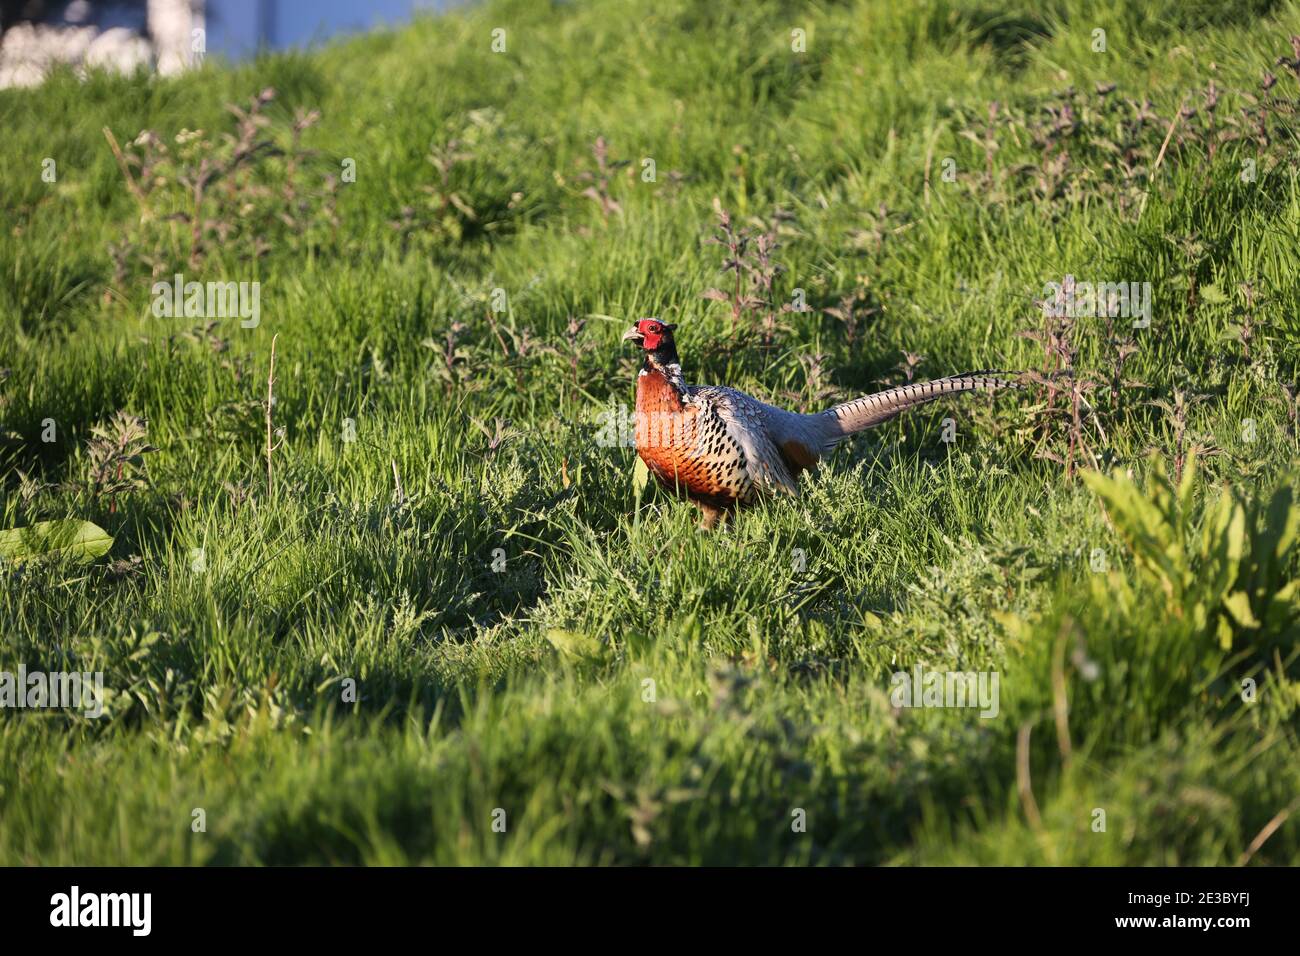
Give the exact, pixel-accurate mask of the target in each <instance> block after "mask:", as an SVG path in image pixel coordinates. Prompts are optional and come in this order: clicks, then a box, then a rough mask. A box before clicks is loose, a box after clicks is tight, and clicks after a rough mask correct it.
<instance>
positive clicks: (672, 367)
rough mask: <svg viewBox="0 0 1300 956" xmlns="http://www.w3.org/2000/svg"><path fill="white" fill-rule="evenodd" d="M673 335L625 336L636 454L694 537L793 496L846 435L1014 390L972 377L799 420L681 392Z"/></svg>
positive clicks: (909, 388)
mask: <svg viewBox="0 0 1300 956" xmlns="http://www.w3.org/2000/svg"><path fill="white" fill-rule="evenodd" d="M675 328H676V326H675V325H670V324H668V323H665V322H660V321H659V320H658V319H642V320H641V321H639V322H637V323H636V325H634V326H633V327H632V328H631V329H629V330H628V331H627V332H626V333H625V334H624V335H623V340H624V341H625V342H629V341H630V342H635V343H637V344H638V345H639V346H640V347H641V348H642V349H643V350H644V352H645V362H644V364H643V365H642V367H641V371H640V373H639V374H638V375H637V383H636V431H635V436H636V450H637V454H638V455H640V456H641V460H642V461H644V462H645V464H646V467H647V468H648V469H649V470H650V472H651V473H652V474H653V475H654V476H655V477H656V478H658V479H659V481H660V482H661V483H663V484H664V485H666V486H667V487H668V488H670V489H672V490H674V491H676V492H677V493H678V494H681V495H684V496H685V497H686V498H688V499H690V500H691V501H692V502H694V503H695V504H696V505H697V506H698V507H699V509H700V511H701V512H702V513H703V518H702V520H701V522H700V526H701V527H702V528H712V527H714V526H715V525H716V524H717V523H718V520H719V519H721V518H724V517H726V516H727V515H729V514H730V513H731V512H733V511H734V510H735V509H736V508H737V507H738V506H741V505H750V504H753V503H754V502H755V501H757V500H758V499H759V498H761V497H764V496H766V495H771V494H779V493H786V494H794V495H797V494H798V493H799V485H798V477H799V474H800V473H801V472H802V471H804V470H807V469H811V468H814V467H815V466H816V465H817V463H818V462H819V461H820V460H821V459H823V458H825V457H826V456H827V455H828V454H830V452H831V450H832V449H834V448H835V446H836V445H838V444H839V443H840V442H841V441H843V440H844V439H845V438H847V437H849V436H850V435H853V434H856V433H857V432H860V431H863V430H864V429H867V428H871V427H872V426H874V425H879V424H880V423H881V422H885V421H888V420H889V419H891V418H893V417H894V416H895V415H898V414H899V413H901V412H904V411H906V410H907V409H909V408H913V407H915V406H917V405H923V404H925V403H926V402H930V401H933V400H934V399H936V398H942V397H943V396H945V395H953V394H957V393H960V392H974V391H993V390H996V389H1000V388H1017V387H1019V385H1018V383H1017V382H1016V381H1015V380H1014V379H1011V378H1006V377H1001V376H1005V375H1008V374H1010V373H1005V372H993V371H981V372H967V373H965V374H964V375H952V376H949V377H947V378H939V379H934V380H933V381H929V382H918V383H915V384H911V385H900V386H899V387H897V388H891V389H888V390H886V391H883V392H877V393H876V394H874V395H864V396H863V397H861V398H855V399H854V400H853V401H851V402H845V403H843V404H842V405H836V406H835V407H833V408H829V409H827V410H826V411H824V412H820V413H817V414H814V415H801V414H798V413H796V412H788V411H785V410H784V409H781V408H775V407H773V406H772V405H768V404H765V403H764V402H760V401H758V400H757V399H755V398H751V397H750V396H749V395H746V394H745V393H744V392H740V391H737V390H736V389H734V388H726V387H724V386H719V385H688V384H686V380H685V378H684V377H683V376H682V366H681V362H680V360H679V359H678V357H677V346H676V344H675V343H674V341H673V330H674V329H675Z"/></svg>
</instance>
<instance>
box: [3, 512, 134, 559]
mask: <svg viewBox="0 0 1300 956" xmlns="http://www.w3.org/2000/svg"><path fill="white" fill-rule="evenodd" d="M111 547H113V537H112V535H110V534H109V533H108V532H107V531H105V530H104V529H103V528H101V527H99V526H98V525H96V524H92V523H91V522H89V521H78V520H77V519H76V518H60V519H58V520H57V521H38V522H37V523H36V524H33V525H28V526H27V527H25V528H11V529H9V530H8V531H0V558H3V559H4V560H6V561H10V562H12V563H14V564H21V563H22V562H23V561H28V560H31V559H34V558H36V559H39V558H46V557H55V556H59V555H66V556H68V557H72V558H74V559H76V560H78V561H82V562H86V561H93V560H95V558H98V557H102V556H103V555H105V554H107V553H108V551H109V549H110V548H111Z"/></svg>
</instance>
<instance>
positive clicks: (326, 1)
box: [0, 0, 457, 87]
mask: <svg viewBox="0 0 1300 956" xmlns="http://www.w3.org/2000/svg"><path fill="white" fill-rule="evenodd" d="M456 2H457V0H364V2H356V0H206V2H205V0H70V2H69V0H57V2H52V0H0V31H2V32H3V36H2V37H0V87H9V86H30V85H32V84H35V83H39V82H40V80H41V78H42V77H43V76H44V75H45V74H46V72H48V70H49V69H50V68H51V67H52V66H54V65H57V64H68V65H71V66H73V67H78V66H82V65H90V66H109V67H113V68H116V69H120V70H122V71H123V72H131V71H132V70H135V69H136V68H138V67H141V66H144V67H147V68H150V69H157V70H158V71H159V72H162V73H166V74H171V73H176V72H179V71H181V70H183V69H185V68H186V67H187V66H190V65H192V64H194V63H195V62H197V61H198V60H200V59H201V58H202V57H203V56H207V55H213V54H215V55H220V56H223V57H226V58H228V59H240V58H243V57H246V56H249V55H251V54H253V53H255V52H256V51H257V50H259V49H272V50H279V49H284V48H286V47H293V46H305V45H307V44H309V43H311V42H313V41H319V40H325V39H328V38H330V37H332V36H335V35H337V34H340V33H351V32H357V31H361V30H367V29H371V28H373V27H376V26H384V25H392V24H397V23H401V22H403V21H405V20H408V19H410V18H411V16H413V15H414V14H416V13H421V12H424V13H428V12H437V11H440V10H444V9H446V8H448V7H449V6H452V5H454V4H455V3H456Z"/></svg>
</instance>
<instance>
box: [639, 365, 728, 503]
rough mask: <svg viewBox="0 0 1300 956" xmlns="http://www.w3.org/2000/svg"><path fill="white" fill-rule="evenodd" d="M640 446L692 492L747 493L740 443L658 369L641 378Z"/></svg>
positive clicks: (667, 476)
mask: <svg viewBox="0 0 1300 956" xmlns="http://www.w3.org/2000/svg"><path fill="white" fill-rule="evenodd" d="M715 432H716V434H715ZM636 450H637V454H639V455H640V456H641V460H642V461H644V462H645V464H646V467H647V468H648V469H650V471H651V472H652V473H653V474H654V475H655V477H657V478H658V479H659V480H660V481H662V482H663V483H664V484H665V485H667V486H668V487H669V488H676V489H678V490H681V491H684V492H686V493H687V494H689V495H691V496H692V497H721V498H727V499H732V500H734V499H736V498H738V497H740V496H741V493H742V489H743V488H744V485H745V481H744V462H743V456H742V455H741V454H740V449H739V447H738V446H736V444H735V442H734V441H732V440H731V439H730V437H729V436H728V435H727V434H726V430H725V428H723V427H722V424H721V422H719V421H718V420H717V417H716V416H710V415H701V413H700V410H699V408H697V407H696V406H694V405H691V404H689V403H683V402H682V399H681V396H680V395H679V394H678V392H677V390H676V389H675V388H673V386H672V385H671V384H670V383H669V382H668V380H667V379H666V378H664V376H663V373H661V372H659V371H658V370H655V369H651V370H647V371H645V372H643V373H642V374H641V375H640V376H638V378H637V389H636Z"/></svg>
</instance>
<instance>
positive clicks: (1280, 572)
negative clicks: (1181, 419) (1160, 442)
mask: <svg viewBox="0 0 1300 956" xmlns="http://www.w3.org/2000/svg"><path fill="white" fill-rule="evenodd" d="M1150 468H1151V474H1150V477H1149V479H1148V481H1147V485H1146V488H1145V489H1143V488H1139V487H1138V485H1137V484H1136V483H1135V482H1134V481H1133V480H1132V479H1131V478H1129V477H1127V476H1124V475H1122V474H1119V473H1115V474H1113V475H1112V476H1110V477H1107V476H1105V475H1102V474H1099V473H1097V472H1084V473H1083V480H1084V482H1085V483H1086V484H1087V485H1088V487H1089V488H1090V489H1092V491H1093V493H1094V494H1096V495H1097V497H1098V498H1100V499H1101V501H1102V503H1103V504H1104V505H1105V506H1106V511H1107V514H1109V516H1110V520H1111V522H1112V523H1113V524H1114V526H1115V530H1116V531H1117V532H1118V533H1119V535H1120V536H1121V537H1122V538H1123V539H1124V541H1125V543H1126V544H1127V546H1128V548H1129V551H1130V552H1131V553H1132V555H1133V561H1134V565H1135V566H1136V568H1137V570H1138V573H1139V574H1140V575H1142V576H1143V577H1144V578H1146V579H1148V580H1150V581H1154V582H1155V583H1157V584H1158V585H1159V590H1160V592H1161V593H1163V594H1164V595H1165V603H1166V608H1165V610H1166V612H1167V613H1168V614H1169V615H1171V616H1173V617H1177V618H1184V617H1186V618H1189V619H1190V620H1191V622H1192V624H1193V626H1194V627H1196V628H1197V629H1198V630H1201V631H1203V632H1204V633H1205V634H1207V635H1212V636H1213V637H1215V638H1216V639H1217V640H1218V642H1219V645H1220V646H1221V647H1222V648H1223V649H1224V650H1225V651H1226V650H1232V649H1234V648H1235V647H1236V646H1237V645H1239V644H1241V643H1243V640H1242V639H1243V638H1244V639H1245V640H1244V643H1245V644H1247V645H1249V646H1252V647H1254V648H1256V649H1263V647H1264V646H1265V645H1266V644H1268V643H1269V642H1270V641H1272V640H1274V639H1278V638H1284V637H1288V636H1289V638H1290V640H1292V641H1294V640H1295V631H1294V630H1293V629H1292V628H1293V627H1294V625H1295V623H1296V622H1297V620H1300V601H1298V600H1297V598H1298V597H1300V578H1296V577H1295V576H1294V572H1295V558H1296V555H1297V547H1296V546H1297V536H1298V535H1300V508H1297V507H1295V488H1294V484H1295V479H1294V476H1292V477H1290V478H1289V479H1287V480H1284V481H1283V482H1282V483H1281V484H1280V485H1279V486H1278V487H1277V489H1276V490H1275V491H1274V492H1273V494H1272V496H1271V497H1270V498H1269V499H1268V501H1267V502H1265V501H1263V499H1262V498H1261V499H1248V498H1246V497H1244V496H1243V495H1241V494H1240V493H1239V492H1238V491H1237V490H1235V489H1232V488H1228V489H1225V490H1224V492H1223V494H1221V495H1220V496H1219V498H1218V499H1217V500H1215V501H1214V502H1213V504H1211V505H1209V506H1208V507H1207V508H1206V509H1205V511H1204V514H1203V515H1202V516H1201V524H1200V533H1199V534H1197V533H1196V531H1195V529H1194V527H1193V496H1194V492H1195V486H1196V457H1195V455H1192V456H1191V457H1190V458H1189V459H1188V462H1187V465H1186V467H1185V468H1184V470H1183V474H1182V478H1181V480H1179V481H1178V482H1177V483H1176V484H1175V482H1174V480H1172V479H1171V478H1170V477H1169V476H1168V474H1167V473H1166V471H1165V466H1164V461H1163V459H1161V458H1160V457H1158V456H1152V457H1151V459H1150Z"/></svg>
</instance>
